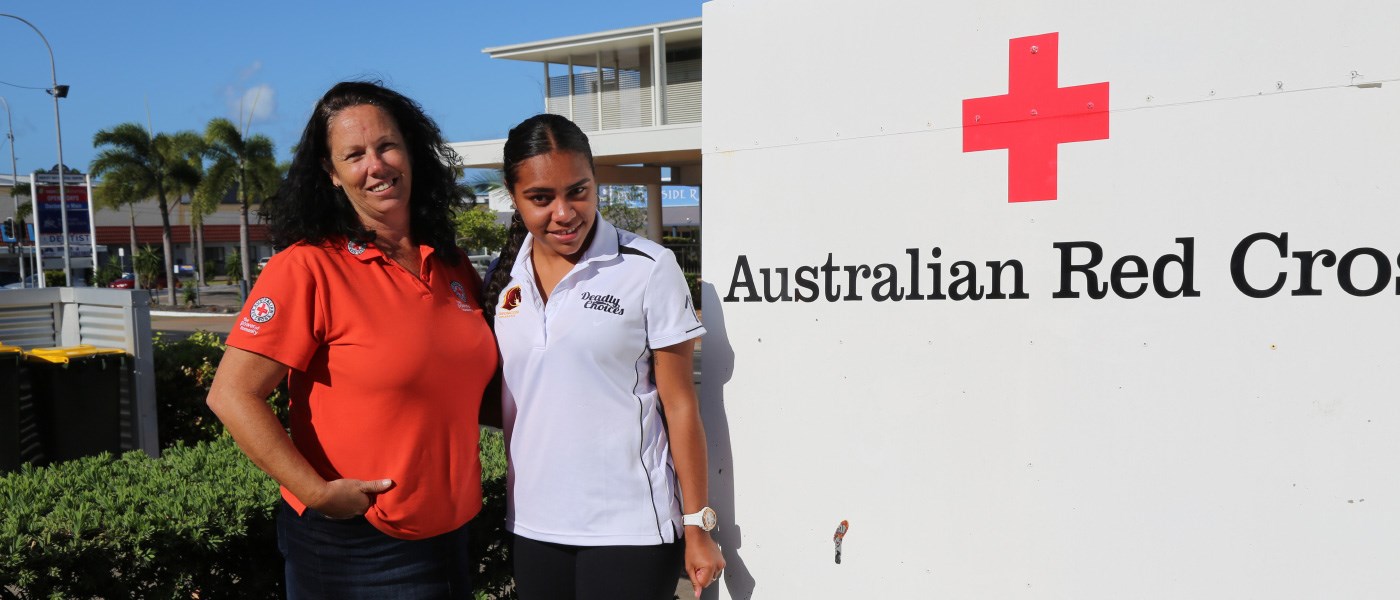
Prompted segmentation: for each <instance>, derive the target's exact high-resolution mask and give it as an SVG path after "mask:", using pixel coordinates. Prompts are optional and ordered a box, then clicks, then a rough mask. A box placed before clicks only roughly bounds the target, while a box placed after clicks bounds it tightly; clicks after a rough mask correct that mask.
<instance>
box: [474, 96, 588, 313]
mask: <svg viewBox="0 0 1400 600" xmlns="http://www.w3.org/2000/svg"><path fill="white" fill-rule="evenodd" d="M555 150H563V151H565V152H577V153H579V154H582V155H583V156H584V157H586V158H587V159H588V169H589V170H590V171H591V170H593V148H592V147H591V146H589V145H588V136H587V135H584V133H583V130H582V129H579V128H578V125H575V124H574V122H573V121H570V120H568V119H567V118H564V117H562V116H559V115H556V114H550V113H544V114H539V115H535V116H533V117H530V118H528V119H525V120H524V121H521V122H520V124H519V125H516V126H515V127H514V128H512V129H511V130H510V134H509V135H507V136H506V145H505V148H504V150H503V152H502V154H503V156H502V161H501V172H502V175H503V179H504V180H505V184H506V191H508V192H510V194H511V196H514V195H515V184H516V182H517V180H518V178H519V175H518V174H517V173H516V171H518V170H519V168H520V163H522V162H524V161H525V160H527V159H530V158H533V157H536V156H539V155H541V154H548V153H550V152H553V151H555ZM594 230H595V231H596V230H597V225H594ZM525 233H526V231H525V222H524V221H522V220H521V219H520V213H519V212H516V213H515V214H514V215H513V216H512V217H511V219H510V233H509V236H508V238H507V239H506V245H505V247H504V248H501V256H500V258H499V259H497V262H496V265H495V266H494V267H493V270H492V271H491V278H490V279H489V280H487V281H486V306H485V313H486V315H485V316H486V322H488V323H493V324H494V321H495V318H496V305H497V304H498V303H499V302H500V296H501V289H502V288H504V287H505V286H506V284H507V283H510V271H511V269H513V268H514V267H515V258H516V256H518V255H519V254H520V246H521V245H522V244H523V243H524V242H525ZM591 233H592V232H590V234H591Z"/></svg>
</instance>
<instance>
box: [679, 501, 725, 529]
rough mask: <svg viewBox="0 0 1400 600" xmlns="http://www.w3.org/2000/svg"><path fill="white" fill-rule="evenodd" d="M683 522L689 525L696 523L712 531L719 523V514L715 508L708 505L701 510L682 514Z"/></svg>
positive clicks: (695, 524)
mask: <svg viewBox="0 0 1400 600" xmlns="http://www.w3.org/2000/svg"><path fill="white" fill-rule="evenodd" d="M681 524H682V525H685V526H687V527H689V526H691V525H694V526H696V527H699V528H700V529H703V530H705V531H710V530H712V529H714V528H715V526H716V525H718V524H719V515H717V514H715V509H713V508H710V507H708V506H706V507H705V508H702V509H700V512H696V513H691V514H688V515H681Z"/></svg>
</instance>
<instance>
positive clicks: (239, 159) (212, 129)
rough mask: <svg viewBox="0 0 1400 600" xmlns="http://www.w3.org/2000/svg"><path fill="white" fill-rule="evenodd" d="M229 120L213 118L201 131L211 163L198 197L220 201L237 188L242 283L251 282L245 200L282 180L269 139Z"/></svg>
mask: <svg viewBox="0 0 1400 600" xmlns="http://www.w3.org/2000/svg"><path fill="white" fill-rule="evenodd" d="M246 133H247V132H246V130H245V131H240V130H239V129H238V127H237V126H235V125H234V124H233V122H232V121H229V120H228V119H224V118H216V119H212V120H210V121H209V126H208V127H206V128H205V130H204V142H205V144H207V149H206V150H205V156H206V157H208V158H209V159H211V160H212V161H213V163H212V164H210V165H209V170H208V171H205V177H204V185H203V186H201V187H200V194H201V195H203V196H204V197H205V198H206V199H207V198H223V197H224V195H226V194H228V193H229V191H230V190H232V189H234V188H235V187H237V188H238V254H239V256H240V257H241V258H242V260H241V261H240V262H241V263H242V265H240V266H241V267H242V270H243V281H252V276H253V265H252V262H251V261H252V258H251V257H252V253H251V252H249V251H248V250H249V248H248V198H249V197H250V196H251V197H253V198H257V199H259V200H261V199H264V198H267V197H268V196H271V195H272V194H273V193H274V192H276V190H277V185H278V183H280V181H281V179H282V177H281V172H280V171H279V170H278V168H277V160H276V158H275V157H274V156H273V154H274V153H275V151H274V148H273V144H272V140H271V139H269V138H268V137H267V136H265V135H262V134H258V135H253V136H247V135H246Z"/></svg>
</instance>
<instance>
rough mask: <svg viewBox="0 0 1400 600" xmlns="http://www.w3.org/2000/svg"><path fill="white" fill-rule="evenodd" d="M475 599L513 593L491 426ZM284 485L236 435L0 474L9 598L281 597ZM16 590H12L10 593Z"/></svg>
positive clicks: (2, 567) (485, 439)
mask: <svg viewBox="0 0 1400 600" xmlns="http://www.w3.org/2000/svg"><path fill="white" fill-rule="evenodd" d="M482 468H483V477H482V479H483V481H482V485H483V488H484V491H485V497H484V504H485V507H484V508H483V509H482V512H481V514H480V516H478V517H477V518H476V519H474V520H473V522H472V533H471V536H472V554H473V560H474V561H475V562H476V563H477V565H478V571H477V574H476V581H475V584H476V587H477V589H478V590H479V591H478V593H477V597H478V598H512V597H514V594H513V592H512V588H513V584H512V580H511V576H510V565H509V544H508V543H507V541H508V539H509V538H508V537H507V535H506V532H505V531H504V523H505V470H506V468H505V454H504V448H503V444H502V441H501V434H500V432H483V435H482ZM277 503H278V491H277V484H276V483H274V482H273V481H272V479H271V478H269V477H268V476H267V475H265V474H264V473H263V472H262V471H260V470H259V469H258V468H257V467H256V466H253V464H252V463H251V462H249V461H248V459H247V458H246V457H245V456H244V455H243V453H242V451H240V450H239V449H238V447H237V445H235V444H234V443H233V440H232V438H230V437H229V436H227V435H224V436H221V437H219V438H218V439H215V440H214V441H211V442H200V443H198V444H196V445H194V446H184V445H178V444H177V445H176V446H174V447H172V448H169V449H167V450H166V451H165V453H164V454H163V455H162V456H161V458H159V459H153V458H150V457H148V456H146V455H145V454H143V453H141V452H128V453H126V454H124V455H122V456H120V457H114V456H112V455H110V454H101V455H98V456H93V457H88V458H83V459H79V460H74V461H69V462H65V463H58V464H54V465H50V466H47V467H41V468H34V467H31V466H25V467H24V468H22V469H21V470H20V471H17V472H15V473H11V474H9V475H7V476H5V477H2V478H0V506H4V507H5V512H4V514H3V515H2V516H0V597H4V598H21V599H26V600H27V599H30V598H54V599H58V598H75V599H82V598H133V599H135V598H153V599H154V598H162V599H164V598H202V599H205V598H280V597H282V556H281V554H280V553H279V552H278V550H277V534H276V521H275V518H276V508H277ZM7 588H8V591H7Z"/></svg>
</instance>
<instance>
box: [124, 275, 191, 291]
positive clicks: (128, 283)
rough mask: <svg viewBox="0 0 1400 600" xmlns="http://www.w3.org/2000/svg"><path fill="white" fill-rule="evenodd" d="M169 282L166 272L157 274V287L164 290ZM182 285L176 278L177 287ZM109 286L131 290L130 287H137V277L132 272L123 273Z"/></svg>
mask: <svg viewBox="0 0 1400 600" xmlns="http://www.w3.org/2000/svg"><path fill="white" fill-rule="evenodd" d="M167 283H168V282H167V280H166V278H165V273H161V274H160V275H157V276H156V285H155V289H158V290H163V289H165V286H166V285H167ZM180 286H181V284H180V280H178V279H176V280H175V287H176V288H177V289H178V288H179V287H180ZM107 287H109V288H114V289H119V290H129V289H133V288H135V287H136V277H135V276H134V275H132V274H130V273H127V274H125V275H122V276H121V277H118V278H116V279H113V280H112V283H109V284H107Z"/></svg>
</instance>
